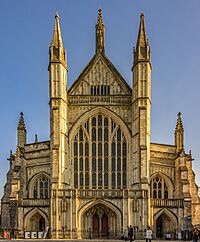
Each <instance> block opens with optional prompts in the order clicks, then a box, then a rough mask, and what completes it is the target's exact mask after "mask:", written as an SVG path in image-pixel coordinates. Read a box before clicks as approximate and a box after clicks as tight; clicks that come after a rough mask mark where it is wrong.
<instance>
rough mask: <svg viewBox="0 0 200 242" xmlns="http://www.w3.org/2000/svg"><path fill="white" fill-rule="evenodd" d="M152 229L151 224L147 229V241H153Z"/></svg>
mask: <svg viewBox="0 0 200 242" xmlns="http://www.w3.org/2000/svg"><path fill="white" fill-rule="evenodd" d="M152 234H153V232H152V230H151V228H150V226H147V230H146V242H151V240H152Z"/></svg>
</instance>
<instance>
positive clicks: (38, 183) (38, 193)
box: [37, 179, 40, 198]
mask: <svg viewBox="0 0 200 242" xmlns="http://www.w3.org/2000/svg"><path fill="white" fill-rule="evenodd" d="M37 198H40V182H39V179H37Z"/></svg>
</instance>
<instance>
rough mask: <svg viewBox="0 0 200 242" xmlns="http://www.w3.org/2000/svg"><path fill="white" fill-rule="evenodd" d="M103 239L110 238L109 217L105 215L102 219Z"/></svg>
mask: <svg viewBox="0 0 200 242" xmlns="http://www.w3.org/2000/svg"><path fill="white" fill-rule="evenodd" d="M101 237H106V238H108V216H107V215H106V214H105V213H104V214H103V216H102V218H101Z"/></svg>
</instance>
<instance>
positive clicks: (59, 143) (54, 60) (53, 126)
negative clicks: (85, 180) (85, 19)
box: [48, 14, 70, 238]
mask: <svg viewBox="0 0 200 242" xmlns="http://www.w3.org/2000/svg"><path fill="white" fill-rule="evenodd" d="M48 69H49V86H50V88H49V89H50V90H49V93H50V101H49V105H50V147H51V192H52V193H55V192H56V193H57V191H58V189H65V188H66V184H69V179H70V176H69V175H67V171H66V170H67V167H70V165H69V164H67V149H68V147H67V113H68V112H67V65H66V55H65V49H64V47H63V41H62V36H61V30H60V21H59V16H58V14H56V16H55V24H54V32H53V40H52V42H51V46H50V48H49V68H48ZM51 199H52V200H51V205H52V207H51V209H53V207H54V206H55V210H54V211H52V212H55V220H54V221H53V220H52V221H51V229H52V238H61V237H62V235H61V231H62V227H61V223H59V222H58V221H60V220H63V219H62V216H65V215H64V214H63V213H62V211H61V207H60V206H59V204H60V201H58V198H54V197H52V198H51Z"/></svg>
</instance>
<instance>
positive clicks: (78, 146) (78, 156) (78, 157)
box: [77, 129, 80, 189]
mask: <svg viewBox="0 0 200 242" xmlns="http://www.w3.org/2000/svg"><path fill="white" fill-rule="evenodd" d="M79 130H80V129H79ZM79 130H78V134H77V136H78V138H77V140H78V142H77V143H78V145H77V152H78V155H77V159H78V161H77V163H78V169H77V170H78V189H79V187H80V154H79V150H80V149H79V148H80V139H79Z"/></svg>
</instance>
